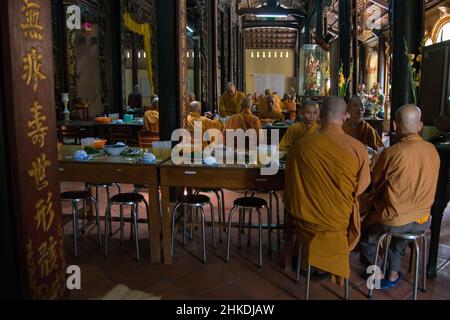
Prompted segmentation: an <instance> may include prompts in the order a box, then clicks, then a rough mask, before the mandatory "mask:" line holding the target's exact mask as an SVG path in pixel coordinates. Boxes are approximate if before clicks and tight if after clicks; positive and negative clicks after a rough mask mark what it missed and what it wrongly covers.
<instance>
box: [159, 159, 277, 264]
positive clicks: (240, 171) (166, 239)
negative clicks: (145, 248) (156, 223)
mask: <svg viewBox="0 0 450 320" xmlns="http://www.w3.org/2000/svg"><path fill="white" fill-rule="evenodd" d="M159 168H160V183H161V208H162V233H163V234H162V236H163V242H162V250H163V257H164V263H165V264H170V263H172V257H171V255H170V239H171V217H170V213H171V211H170V199H169V188H170V187H188V188H220V189H228V190H247V189H252V190H254V189H265V190H283V189H284V170H282V169H281V170H279V171H278V173H277V174H276V175H273V176H266V175H261V173H260V168H259V167H256V166H253V167H244V166H239V165H221V166H218V167H212V166H205V165H175V164H173V163H172V162H171V161H167V162H165V163H163V164H161V165H160V167H159Z"/></svg>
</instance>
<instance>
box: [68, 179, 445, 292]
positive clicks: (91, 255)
mask: <svg viewBox="0 0 450 320" xmlns="http://www.w3.org/2000/svg"><path fill="white" fill-rule="evenodd" d="M82 187H83V186H82V185H81V184H77V183H63V184H62V190H64V191H65V190H69V189H74V190H77V189H80V188H82ZM122 188H123V189H124V190H125V191H127V190H128V191H130V190H131V186H122ZM238 196H240V194H239V193H235V192H231V191H227V192H226V193H225V198H226V207H227V212H228V210H229V209H230V206H231V204H232V200H233V199H234V198H236V197H238ZM100 198H101V201H100V210H101V211H100V212H101V214H103V212H104V209H105V202H106V200H105V198H106V195H105V193H104V192H103V191H101V193H100ZM214 198H215V197H212V199H214ZM213 201H215V200H213ZM142 209H143V208H142ZM63 211H64V212H70V208H69V206H67V204H63ZM125 212H126V216H129V210H125ZM281 212H282V211H281ZM117 213H118V210H116V211H114V212H113V214H114V215H117ZM141 213H143V210H141ZM447 213H450V207H449V208H448V209H447ZM101 225H102V226H103V223H101ZM145 227H146V225H144V224H143V225H141V226H140V227H139V231H140V246H141V261H140V262H136V260H135V247H134V242H133V241H130V240H129V239H130V238H129V226H128V225H126V227H125V239H126V241H125V243H124V244H120V241H119V233H118V232H116V233H115V234H114V239H113V240H110V241H109V251H108V257H107V258H104V256H103V251H102V250H101V249H100V248H99V247H98V242H97V237H96V231H95V225H90V226H88V231H87V232H86V234H84V235H82V236H81V238H80V240H79V247H78V248H79V251H78V252H79V257H78V259H76V260H75V259H73V257H72V255H73V241H72V225H71V223H68V224H67V225H66V226H65V234H66V256H67V260H68V263H69V264H77V265H79V266H80V267H81V272H82V284H81V285H82V288H81V290H74V291H70V292H68V295H67V298H68V299H95V298H98V297H101V296H102V295H104V294H105V293H107V292H108V291H109V290H111V289H112V288H113V287H114V286H115V285H117V284H125V285H127V286H128V287H129V288H130V289H133V290H141V291H145V292H149V293H153V294H155V295H161V296H162V299H237V300H248V299H273V300H291V299H303V298H304V288H305V277H304V276H302V277H301V278H300V283H299V284H296V283H295V282H294V276H295V275H294V273H293V272H290V273H286V272H285V271H284V268H283V267H282V266H283V256H282V250H283V242H282V246H281V252H280V250H278V248H277V246H276V236H275V234H274V237H273V238H272V241H273V243H274V245H273V247H274V252H273V253H272V254H271V255H269V254H268V250H267V246H265V247H264V268H263V269H262V270H259V269H258V267H257V263H258V247H257V245H258V241H257V237H256V236H257V232H256V230H253V232H252V242H251V245H250V246H248V245H247V241H246V240H247V236H246V235H244V236H243V247H242V249H241V250H238V249H237V248H236V242H237V241H236V239H237V233H236V231H234V232H233V234H232V251H231V259H230V262H228V263H227V262H225V256H226V243H225V241H224V242H218V243H217V248H216V249H215V250H214V249H213V248H212V239H211V229H210V228H207V231H206V233H207V243H208V250H207V259H208V262H207V264H203V263H202V262H201V261H200V257H201V252H202V251H201V238H200V233H199V232H198V231H197V232H196V233H195V236H194V240H192V241H191V240H188V242H187V245H186V247H183V246H182V244H181V241H180V239H181V237H180V234H178V235H177V240H176V241H175V257H174V261H173V264H172V265H163V264H161V265H155V264H151V263H150V261H149V250H148V248H149V242H148V232H147V231H146V228H145ZM117 228H118V223H114V224H113V229H114V230H116V229H117ZM102 233H103V231H102ZM263 241H264V243H267V237H266V231H264V235H263ZM439 256H440V257H439V265H440V271H439V276H438V277H437V278H436V279H434V280H428V290H427V292H426V293H422V292H420V291H419V299H439V300H445V299H450V263H449V261H450V260H449V258H450V218H449V216H448V215H447V217H445V216H444V221H443V225H442V235H441V245H440V250H439ZM350 260H351V269H352V274H351V277H350V299H353V300H356V299H366V294H367V288H366V286H365V282H364V280H363V279H361V278H360V276H359V274H361V272H362V270H363V268H362V266H361V264H360V263H359V259H358V254H357V253H352V255H351V258H350ZM408 260H409V259H408V258H405V259H404V266H403V267H404V269H405V270H404V271H405V272H404V273H405V274H406V279H405V280H403V281H402V282H401V283H400V284H399V285H398V286H397V287H396V288H393V289H390V290H388V291H383V292H382V291H375V293H374V299H377V300H386V299H395V300H403V299H411V296H412V276H411V275H410V274H408V273H407V272H406V271H407V270H406V269H407V264H408ZM342 296H343V288H340V287H338V286H336V285H334V284H333V283H331V282H330V281H329V280H328V279H321V278H318V277H317V278H315V277H314V276H313V277H312V279H311V291H310V299H321V300H324V299H341V298H342Z"/></svg>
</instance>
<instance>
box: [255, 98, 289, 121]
mask: <svg viewBox="0 0 450 320" xmlns="http://www.w3.org/2000/svg"><path fill="white" fill-rule="evenodd" d="M258 116H259V118H260V119H261V122H262V123H274V122H282V121H284V116H283V114H282V113H281V110H280V108H279V107H277V104H276V98H275V96H273V95H269V96H267V97H265V98H263V99H262V100H261V102H260V103H259V105H258Z"/></svg>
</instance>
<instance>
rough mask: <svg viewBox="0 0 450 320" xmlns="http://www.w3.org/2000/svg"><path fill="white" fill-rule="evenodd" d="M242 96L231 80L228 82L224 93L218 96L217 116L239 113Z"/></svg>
mask: <svg viewBox="0 0 450 320" xmlns="http://www.w3.org/2000/svg"><path fill="white" fill-rule="evenodd" d="M244 98H245V96H244V94H243V93H242V92H239V91H237V90H236V86H235V85H234V83H233V82H230V83H228V84H227V86H226V91H225V93H224V94H223V95H222V97H220V103H219V116H221V117H228V116H232V115H234V114H236V113H239V111H240V110H241V103H242V100H244Z"/></svg>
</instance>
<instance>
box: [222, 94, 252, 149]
mask: <svg viewBox="0 0 450 320" xmlns="http://www.w3.org/2000/svg"><path fill="white" fill-rule="evenodd" d="M252 106H253V99H252V96H251V95H248V96H247V97H245V99H244V100H243V101H242V110H241V112H240V113H238V114H235V115H234V116H231V117H230V118H229V119H228V121H227V122H226V123H225V125H224V127H223V139H224V143H226V131H227V130H238V129H242V130H244V131H247V130H249V129H254V130H255V131H256V134H258V132H259V129H261V121H260V120H259V118H258V117H256V116H254V115H253V114H252V110H251V109H252ZM235 145H236V143H235Z"/></svg>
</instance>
